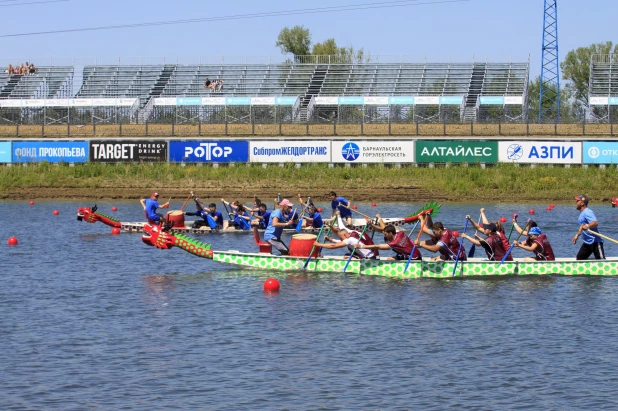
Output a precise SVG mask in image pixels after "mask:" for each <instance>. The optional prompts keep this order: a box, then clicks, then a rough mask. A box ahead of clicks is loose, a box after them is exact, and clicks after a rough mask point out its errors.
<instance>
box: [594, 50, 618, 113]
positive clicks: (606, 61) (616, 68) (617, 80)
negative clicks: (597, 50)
mask: <svg viewBox="0 0 618 411" xmlns="http://www.w3.org/2000/svg"><path fill="white" fill-rule="evenodd" d="M588 102H589V104H590V110H589V121H591V122H600V123H606V122H613V121H616V119H617V118H618V55H616V54H613V55H611V54H610V55H606V54H605V55H602V54H595V55H593V56H592V59H591V62H590V84H589V88H588Z"/></svg>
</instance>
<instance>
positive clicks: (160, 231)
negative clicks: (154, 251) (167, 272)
mask: <svg viewBox="0 0 618 411" xmlns="http://www.w3.org/2000/svg"><path fill="white" fill-rule="evenodd" d="M142 241H143V242H144V244H146V245H150V246H153V247H157V248H161V249H170V248H172V247H174V245H175V244H176V237H174V236H173V235H172V234H171V233H170V232H169V231H168V230H167V229H166V227H161V226H159V225H151V224H144V228H143V232H142Z"/></svg>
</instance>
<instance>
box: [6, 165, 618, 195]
mask: <svg viewBox="0 0 618 411" xmlns="http://www.w3.org/2000/svg"><path fill="white" fill-rule="evenodd" d="M617 183H618V170H617V169H616V167H608V168H606V169H600V168H597V167H590V168H583V167H573V168H563V167H546V166H537V167H535V168H530V167H529V166H526V167H523V166H522V167H518V166H515V165H510V164H501V165H496V166H495V167H490V168H486V169H482V168H480V167H479V166H476V165H474V166H473V165H470V166H468V167H465V166H456V165H452V166H450V167H444V166H442V167H436V168H426V167H413V166H404V167H401V168H390V167H382V166H369V167H366V168H363V167H350V168H347V167H335V168H328V166H327V165H325V164H316V165H307V166H302V167H300V168H296V167H295V166H294V165H291V164H290V165H286V166H285V167H283V168H282V167H279V166H278V165H271V166H268V167H267V168H263V167H262V166H261V165H260V164H256V165H251V166H247V165H245V164H237V165H236V166H234V167H227V166H226V167H219V168H213V167H210V166H196V165H187V166H185V167H182V166H180V165H176V164H154V165H151V164H127V165H117V164H113V165H105V164H79V165H75V166H74V167H69V166H68V165H64V164H60V165H53V164H46V163H42V164H32V165H28V166H13V167H0V198H4V199H20V198H22V197H24V196H26V195H27V196H30V197H35V198H62V197H64V198H139V197H140V196H143V195H146V194H148V192H149V191H150V190H152V189H157V190H159V191H162V195H163V196H167V195H173V196H180V195H181V194H182V195H186V194H184V193H187V192H188V191H189V190H190V189H194V190H195V191H196V192H197V193H200V195H203V196H204V197H207V196H218V197H220V196H225V197H228V198H249V197H251V196H252V195H253V194H254V193H256V194H258V195H259V196H260V197H265V198H268V197H270V196H273V195H275V194H276V193H278V192H281V193H283V194H284V195H287V196H291V195H295V194H296V193H297V192H300V193H302V194H303V195H314V196H322V195H326V193H327V192H328V191H330V190H335V191H337V193H341V194H343V195H348V196H350V197H352V198H354V199H356V201H362V200H366V199H368V198H371V199H372V200H380V201H389V200H393V201H425V200H430V199H436V200H443V201H444V200H448V201H463V202H465V201H469V202H477V201H492V202H536V201H545V200H550V201H553V202H559V201H570V200H571V198H572V197H573V196H574V195H575V194H581V193H585V194H587V195H589V196H591V197H592V198H593V199H594V200H595V201H598V202H600V201H609V200H610V199H611V198H612V197H616V196H618V189H616V188H615V187H617ZM166 193H168V194H166Z"/></svg>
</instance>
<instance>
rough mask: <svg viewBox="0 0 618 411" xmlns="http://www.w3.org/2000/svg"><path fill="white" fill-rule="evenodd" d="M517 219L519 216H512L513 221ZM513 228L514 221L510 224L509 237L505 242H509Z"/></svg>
mask: <svg viewBox="0 0 618 411" xmlns="http://www.w3.org/2000/svg"><path fill="white" fill-rule="evenodd" d="M517 217H519V215H517V214H513V220H517ZM514 228H515V221H513V222H512V223H511V231H509V237H508V238H507V239H506V241H509V242H510V241H511V234H513V229H514Z"/></svg>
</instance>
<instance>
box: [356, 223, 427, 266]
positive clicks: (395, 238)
mask: <svg viewBox="0 0 618 411" xmlns="http://www.w3.org/2000/svg"><path fill="white" fill-rule="evenodd" d="M381 231H383V232H384V240H385V241H386V244H374V245H365V244H362V243H358V244H356V245H355V246H354V248H360V249H363V250H393V251H394V252H395V256H394V257H387V258H386V260H404V261H407V260H408V258H409V257H410V253H411V252H412V249H413V248H414V243H413V242H412V240H410V238H408V236H407V235H406V234H405V233H404V232H403V231H399V232H397V229H396V228H395V226H394V225H392V224H387V225H386V226H385V227H384V228H383V229H382V230H381ZM412 259H413V260H422V256H421V252H420V250H419V249H418V247H417V248H416V249H415V250H414V255H413V256H412Z"/></svg>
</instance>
